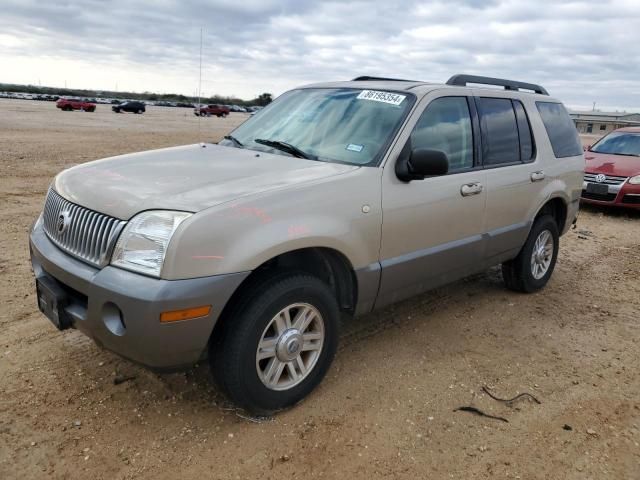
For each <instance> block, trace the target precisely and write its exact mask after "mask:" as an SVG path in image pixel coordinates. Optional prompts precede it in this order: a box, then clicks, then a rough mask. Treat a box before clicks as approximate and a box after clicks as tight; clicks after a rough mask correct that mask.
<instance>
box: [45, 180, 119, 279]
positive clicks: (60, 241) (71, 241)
mask: <svg viewBox="0 0 640 480" xmlns="http://www.w3.org/2000/svg"><path fill="white" fill-rule="evenodd" d="M63 214H65V215H66V216H67V218H68V226H67V228H66V230H64V231H63V232H62V233H59V231H58V222H59V220H60V218H61V216H62V215H63ZM42 218H43V221H44V231H45V233H46V234H47V237H49V239H50V240H51V241H52V242H53V243H54V244H56V245H57V246H58V247H59V248H60V249H62V250H64V251H65V252H68V253H69V254H71V255H73V256H75V257H77V258H79V259H80V260H83V261H85V262H86V263H89V264H91V265H93V266H96V267H104V266H105V265H106V264H107V263H108V261H109V258H110V255H111V250H112V249H113V247H114V243H115V241H116V240H117V235H118V233H119V232H120V231H121V230H122V228H123V227H124V226H125V225H126V223H127V222H125V221H124V220H119V219H117V218H113V217H110V216H108V215H104V214H102V213H98V212H94V211H93V210H89V209H88V208H84V207H82V206H80V205H77V204H75V203H72V202H69V201H68V200H66V199H64V198H63V197H62V196H61V195H59V194H58V193H57V192H55V191H54V190H53V189H49V192H48V193H47V199H46V201H45V206H44V212H43V216H42Z"/></svg>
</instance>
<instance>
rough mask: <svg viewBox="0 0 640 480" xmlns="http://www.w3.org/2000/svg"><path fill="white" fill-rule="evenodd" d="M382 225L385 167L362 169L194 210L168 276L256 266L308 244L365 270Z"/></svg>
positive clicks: (174, 247)
mask: <svg viewBox="0 0 640 480" xmlns="http://www.w3.org/2000/svg"><path fill="white" fill-rule="evenodd" d="M365 205H366V206H368V209H364V210H365V211H367V210H368V211H367V212H366V213H365V212H364V211H363V207H364V206H365ZM381 222H382V209H381V200H380V169H378V168H362V169H358V170H356V171H353V172H351V173H349V174H346V175H341V176H338V177H333V178H332V179H326V180H323V181H319V182H317V183H314V184H312V185H309V184H306V185H303V186H299V187H297V188H289V189H285V190H282V191H276V192H271V193H267V194H263V195H256V196H252V197H247V198H243V199H240V200H237V201H234V202H230V203H228V204H224V205H219V206H216V207H212V208H210V209H208V210H205V211H202V212H199V213H197V214H195V215H193V216H192V217H191V218H190V219H189V220H187V221H186V222H184V224H183V225H181V228H180V229H179V230H178V231H177V232H176V235H175V236H174V238H173V239H172V241H171V245H170V247H169V250H168V252H167V256H166V258H165V264H164V268H163V271H162V277H163V278H166V279H183V278H195V277H203V276H211V275H220V274H224V273H236V272H245V271H251V270H254V269H256V268H257V267H259V266H260V265H262V264H263V263H264V262H266V261H268V260H270V259H272V258H274V257H276V256H278V255H280V254H283V253H286V252H289V251H293V250H298V249H301V248H307V247H326V248H331V249H334V250H337V251H339V252H341V253H342V254H343V255H344V256H345V257H346V258H347V259H348V260H349V261H350V262H351V265H353V267H354V268H355V269H357V268H361V267H365V266H367V265H369V264H371V263H372V262H375V261H377V259H378V253H379V249H380V227H381Z"/></svg>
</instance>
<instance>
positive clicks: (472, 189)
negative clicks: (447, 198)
mask: <svg viewBox="0 0 640 480" xmlns="http://www.w3.org/2000/svg"><path fill="white" fill-rule="evenodd" d="M482 188H483V187H482V184H481V183H480V182H473V183H465V184H464V185H462V187H460V193H461V194H462V196H463V197H469V196H471V195H477V194H479V193H480V192H482Z"/></svg>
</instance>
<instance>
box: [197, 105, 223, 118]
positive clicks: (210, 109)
mask: <svg viewBox="0 0 640 480" xmlns="http://www.w3.org/2000/svg"><path fill="white" fill-rule="evenodd" d="M230 111H231V110H230V109H229V107H226V106H224V105H203V106H201V107H199V108H198V107H196V108H195V109H194V110H193V113H194V115H196V116H198V115H200V116H201V117H210V116H211V115H215V116H216V117H226V116H227V115H229V112H230Z"/></svg>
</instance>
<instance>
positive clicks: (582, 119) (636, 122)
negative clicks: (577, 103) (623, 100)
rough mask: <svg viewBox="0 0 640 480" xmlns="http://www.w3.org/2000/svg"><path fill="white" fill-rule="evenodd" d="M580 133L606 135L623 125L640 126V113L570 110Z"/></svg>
mask: <svg viewBox="0 0 640 480" xmlns="http://www.w3.org/2000/svg"><path fill="white" fill-rule="evenodd" d="M569 114H570V115H571V118H572V119H573V123H575V124H576V129H577V130H578V133H586V134H591V135H606V134H607V133H609V132H611V131H613V130H615V129H616V128H622V127H640V113H628V112H601V111H599V110H592V111H588V112H580V111H577V110H569Z"/></svg>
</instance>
